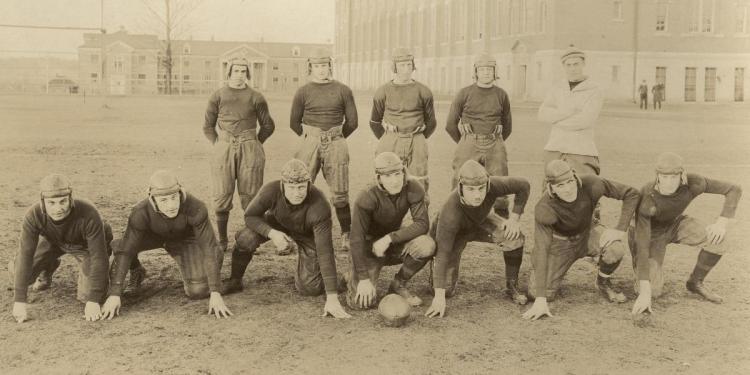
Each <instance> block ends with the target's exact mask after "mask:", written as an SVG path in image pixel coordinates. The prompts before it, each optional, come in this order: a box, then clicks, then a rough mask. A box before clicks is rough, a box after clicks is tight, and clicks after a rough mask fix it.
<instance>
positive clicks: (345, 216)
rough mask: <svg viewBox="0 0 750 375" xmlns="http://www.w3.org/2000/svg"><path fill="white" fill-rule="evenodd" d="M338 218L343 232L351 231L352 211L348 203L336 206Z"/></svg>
mask: <svg viewBox="0 0 750 375" xmlns="http://www.w3.org/2000/svg"><path fill="white" fill-rule="evenodd" d="M336 218H338V219H339V225H341V232H342V233H349V231H351V229H352V213H351V209H350V208H349V205H348V204H347V205H346V206H344V207H336Z"/></svg>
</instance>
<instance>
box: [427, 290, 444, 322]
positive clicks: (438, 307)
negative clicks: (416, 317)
mask: <svg viewBox="0 0 750 375" xmlns="http://www.w3.org/2000/svg"><path fill="white" fill-rule="evenodd" d="M424 316H427V317H430V318H434V317H436V316H440V317H441V318H442V317H443V316H445V289H441V288H436V289H435V298H433V299H432V304H431V305H430V307H429V308H428V309H427V312H425V313H424Z"/></svg>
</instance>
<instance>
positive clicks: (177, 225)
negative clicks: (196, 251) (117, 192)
mask: <svg viewBox="0 0 750 375" xmlns="http://www.w3.org/2000/svg"><path fill="white" fill-rule="evenodd" d="M149 199H150V198H147V199H144V200H142V201H140V202H138V204H136V205H135V207H133V210H132V211H131V212H130V217H129V218H128V225H127V227H126V228H125V234H124V235H123V238H122V246H121V247H120V249H115V250H116V251H117V253H116V254H115V257H116V258H117V261H116V262H115V263H116V264H117V269H116V270H115V275H114V277H113V280H112V286H111V290H110V295H113V296H119V295H121V294H122V288H123V283H124V282H125V275H127V273H128V267H129V266H130V261H131V260H132V259H133V257H135V256H136V255H137V254H138V251H139V250H145V249H143V247H142V246H143V245H144V240H145V239H146V238H149V239H154V238H156V239H158V240H160V241H163V242H171V241H175V242H179V241H183V240H189V241H195V242H196V243H197V244H198V246H200V248H201V249H202V250H203V265H204V269H205V270H206V275H207V276H208V289H209V290H210V291H211V292H220V290H221V276H220V275H219V264H217V263H216V251H221V250H219V249H218V247H219V244H218V243H217V242H216V236H215V235H214V231H213V227H212V226H211V222H210V221H209V219H208V209H207V208H206V205H205V204H204V203H203V202H201V201H200V200H198V198H196V197H194V196H193V195H191V194H185V199H184V200H183V201H182V202H181V203H180V210H179V211H178V213H177V216H175V217H174V218H172V219H170V218H168V217H166V216H164V215H163V214H162V213H159V212H157V211H156V210H154V207H153V206H152V205H151V204H150V203H149V201H148V200H149Z"/></svg>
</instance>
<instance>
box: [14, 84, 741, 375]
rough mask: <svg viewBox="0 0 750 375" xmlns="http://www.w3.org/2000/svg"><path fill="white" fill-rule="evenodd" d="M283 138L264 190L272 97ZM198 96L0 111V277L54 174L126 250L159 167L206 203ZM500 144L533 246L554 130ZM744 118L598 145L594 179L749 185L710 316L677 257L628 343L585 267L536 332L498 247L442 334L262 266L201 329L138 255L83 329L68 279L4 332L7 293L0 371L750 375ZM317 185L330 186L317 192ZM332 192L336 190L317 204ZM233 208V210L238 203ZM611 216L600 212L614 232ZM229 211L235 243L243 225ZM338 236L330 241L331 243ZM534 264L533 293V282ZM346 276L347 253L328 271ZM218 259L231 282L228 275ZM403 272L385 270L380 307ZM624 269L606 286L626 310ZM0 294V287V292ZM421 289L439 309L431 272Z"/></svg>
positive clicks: (682, 256)
mask: <svg viewBox="0 0 750 375" xmlns="http://www.w3.org/2000/svg"><path fill="white" fill-rule="evenodd" d="M370 100H371V99H370V97H368V96H366V95H362V96H359V97H358V98H357V104H358V107H359V112H360V129H359V130H357V131H356V132H355V133H354V135H353V136H352V137H351V138H350V143H349V144H350V146H349V147H350V150H351V153H352V166H351V185H352V189H351V190H352V197H353V196H354V195H355V194H356V193H357V192H358V191H359V190H360V189H361V188H363V187H364V185H365V184H366V183H368V182H369V181H371V179H372V173H371V160H372V157H373V155H372V152H373V150H374V148H375V138H374V136H373V135H372V133H371V131H370V129H369V125H368V124H369V121H368V120H369V114H370V103H371V101H370ZM269 101H270V109H271V112H272V116H273V118H274V119H275V121H276V133H275V134H274V135H273V136H272V137H271V138H270V140H269V141H268V142H267V143H266V145H265V150H266V155H267V159H268V162H267V165H266V181H271V180H273V179H276V178H278V176H279V169H280V167H281V165H282V164H283V163H284V162H285V161H286V160H287V159H288V158H289V157H290V156H291V155H292V152H293V150H294V147H295V145H296V142H297V140H296V137H295V136H294V134H293V133H292V132H291V130H290V129H289V127H288V119H289V107H290V100H289V99H288V98H281V97H279V98H271V99H270V100H269ZM205 102H206V98H152V97H148V98H137V97H136V98H108V99H107V100H106V104H107V106H108V107H109V108H103V107H102V100H101V99H100V98H93V99H92V98H89V99H88V102H87V103H85V104H84V103H83V102H82V100H81V98H75V97H52V96H48V97H31V96H26V97H18V96H2V97H0V119H1V120H0V121H1V123H0V134H2V136H1V137H0V158H1V159H0V160H2V163H0V262H1V263H0V271H2V272H3V273H4V272H5V264H7V261H8V260H9V259H10V258H11V257H12V256H13V254H14V253H15V252H16V251H17V249H18V237H19V231H20V223H21V218H22V216H23V214H24V212H25V211H26V209H27V208H28V207H29V206H30V205H32V204H34V203H35V202H36V201H37V199H38V188H37V186H38V182H39V180H40V179H41V178H42V177H43V176H44V175H46V174H48V173H50V172H62V173H66V174H68V175H69V176H70V177H71V178H72V180H73V182H74V184H75V195H76V196H77V197H83V198H86V199H89V200H91V201H93V202H94V203H95V204H96V205H97V206H98V207H99V209H100V210H101V212H102V214H103V216H104V218H105V219H106V220H107V221H108V222H109V223H110V224H112V226H113V228H114V230H115V233H116V236H118V235H120V234H121V233H122V230H123V229H124V225H125V222H126V219H127V215H128V213H129V210H130V207H131V206H132V205H133V204H134V203H136V202H137V201H139V200H141V199H143V198H144V197H145V188H146V181H147V179H148V176H149V175H150V174H151V173H152V172H153V171H154V170H155V169H157V168H170V169H173V170H176V171H177V172H178V173H179V175H180V176H181V178H182V180H183V185H185V186H186V187H187V189H188V190H190V191H191V192H192V193H194V194H195V195H197V196H198V197H200V198H202V199H204V200H206V201H209V198H210V193H209V192H210V185H209V179H208V158H207V153H208V149H209V146H208V143H207V141H206V140H205V138H204V137H203V134H202V132H201V126H202V122H203V111H204V108H205ZM448 105H449V103H447V102H440V103H439V104H438V106H437V110H438V114H437V115H438V123H439V129H438V131H437V132H436V133H435V136H434V137H432V138H431V139H430V152H431V156H430V168H431V178H432V189H431V196H432V201H433V202H434V203H433V204H432V205H431V207H430V208H431V211H432V213H433V214H434V212H435V211H436V210H437V209H438V207H439V205H440V204H441V203H442V202H443V200H444V198H445V196H446V194H447V193H448V190H449V187H450V174H451V170H450V163H451V158H452V154H453V150H454V145H453V143H452V142H451V141H450V139H449V138H448V136H447V135H446V133H445V132H444V131H443V130H442V129H443V127H444V121H445V117H446V115H447V110H448ZM513 117H514V131H513V134H512V136H511V138H510V140H509V142H508V150H509V155H510V169H511V174H513V175H520V176H524V177H526V178H528V179H529V180H530V181H531V182H532V192H533V194H532V196H531V199H530V201H529V205H528V208H527V213H526V214H525V215H524V216H523V224H524V226H523V227H524V231H525V233H527V234H529V235H530V234H531V228H532V221H533V217H532V213H533V206H534V204H535V203H536V201H537V200H538V199H539V194H540V190H541V188H540V182H541V177H542V165H541V162H540V160H541V154H542V153H541V150H542V147H543V145H544V143H545V141H546V138H547V132H548V128H547V127H546V126H544V125H542V124H540V123H539V122H537V121H536V110H535V109H534V108H533V106H531V105H529V106H526V107H519V108H514V112H513ZM748 119H750V106H748V105H746V104H745V105H742V106H738V105H734V104H732V105H730V104H724V105H714V106H687V105H681V106H679V107H674V106H670V105H667V109H665V110H664V111H663V112H660V113H654V112H638V110H637V109H635V105H630V106H626V105H610V106H607V107H606V108H605V112H604V113H603V116H602V119H601V122H600V124H599V127H598V130H597V142H598V145H599V148H600V150H601V160H602V167H603V175H604V176H606V177H610V178H612V179H615V180H618V181H621V182H625V183H628V184H631V185H634V186H638V187H640V186H641V185H642V184H643V183H644V182H646V181H647V180H648V179H651V178H653V172H652V170H653V167H652V161H653V159H654V158H655V156H656V155H657V154H658V153H659V152H660V151H661V150H673V151H677V152H679V153H681V154H682V155H683V156H684V157H685V159H686V160H687V164H688V168H689V170H691V171H694V172H698V173H703V174H706V175H709V176H713V177H715V178H719V179H726V180H731V181H735V182H738V183H740V184H741V185H742V186H743V187H744V188H745V191H746V194H745V195H746V196H745V197H744V199H743V200H742V201H741V203H740V207H739V209H738V214H737V218H736V220H735V221H734V222H733V223H732V224H731V226H730V231H729V236H728V238H727V241H728V242H729V244H730V245H731V248H732V249H733V251H732V252H731V253H730V254H729V255H727V256H725V257H724V259H723V260H722V261H721V262H720V263H719V265H718V266H717V267H716V268H715V269H714V271H713V272H712V273H711V274H710V275H709V277H708V279H707V283H708V285H709V286H710V287H711V288H713V289H714V290H715V291H716V292H718V293H719V294H721V295H723V296H724V297H725V303H724V304H723V305H714V304H711V303H707V302H704V301H701V300H699V299H698V298H696V297H694V296H693V295H691V294H689V293H688V292H687V291H686V290H685V287H684V282H685V280H686V278H687V277H688V275H689V273H690V271H691V270H692V267H693V264H694V262H695V258H696V255H697V250H695V249H690V248H683V247H670V249H669V251H668V254H667V261H666V272H667V273H668V276H667V283H666V286H665V289H666V291H667V293H666V295H665V296H663V297H662V298H660V299H658V300H656V301H655V302H654V310H655V313H654V315H653V320H652V324H651V325H650V326H648V327H645V328H638V327H636V326H634V324H633V323H632V321H631V319H630V315H629V312H630V308H631V307H632V300H631V301H629V302H628V303H626V304H623V305H612V304H609V303H606V302H604V301H603V300H602V299H601V298H600V297H599V296H598V294H597V293H596V292H595V286H594V279H595V268H594V266H593V265H591V264H590V263H587V262H584V261H581V262H578V263H577V264H575V265H574V266H573V268H572V269H571V270H570V272H569V274H568V277H567V278H566V283H565V287H564V289H563V298H561V299H560V300H558V301H556V302H554V303H552V304H551V308H552V311H553V314H555V316H554V317H553V318H548V319H545V320H542V321H537V322H527V321H524V320H522V319H521V317H520V314H521V312H522V311H523V310H525V308H519V307H517V306H514V305H513V304H511V303H510V302H509V300H508V299H507V298H506V297H505V296H504V294H503V289H504V285H505V283H504V281H505V280H504V278H503V275H504V274H503V265H502V264H503V263H502V256H501V254H499V253H498V252H497V251H494V250H493V248H492V247H491V246H488V245H478V244H471V245H470V248H469V249H467V251H466V252H465V253H464V259H463V261H462V274H461V280H460V286H459V294H458V295H457V296H456V297H454V298H453V299H450V300H448V314H449V315H448V316H447V317H445V318H443V319H428V318H425V317H424V316H423V313H424V311H425V310H426V307H422V308H417V309H415V310H414V312H413V313H412V318H411V321H410V323H409V324H408V325H407V326H406V327H403V328H401V329H392V328H386V327H383V326H382V325H381V324H380V322H379V320H378V315H377V313H376V312H373V311H369V312H353V313H352V315H353V316H354V317H353V319H350V320H335V319H333V318H330V317H329V318H321V317H320V315H321V312H322V306H323V298H322V297H320V298H308V297H301V296H299V295H297V294H296V293H295V291H294V286H293V283H294V281H293V273H292V271H293V269H294V264H295V260H294V258H293V257H278V256H276V255H275V253H274V251H272V250H271V249H270V248H268V247H264V248H261V250H260V254H259V255H258V256H256V257H255V259H254V260H253V262H252V264H251V265H250V267H249V268H248V272H247V274H246V275H245V284H246V289H245V291H244V292H243V293H240V294H236V295H232V296H228V297H227V298H226V302H227V304H228V306H229V307H230V309H232V311H233V312H234V314H235V315H234V317H232V318H231V319H229V320H222V321H219V320H216V319H214V318H212V317H209V316H206V315H205V312H206V311H205V310H206V308H207V301H190V300H188V299H187V298H185V297H184V295H183V291H182V284H181V282H180V281H179V276H178V271H177V267H176V265H175V264H174V262H173V261H172V260H171V259H170V258H169V257H168V256H167V255H166V253H165V252H163V251H153V252H150V253H147V254H146V255H145V256H143V255H142V260H143V262H144V265H145V266H146V268H147V269H148V272H149V278H148V279H147V281H146V282H145V287H146V289H147V292H146V294H149V295H150V298H140V299H138V298H130V299H127V298H126V299H124V307H123V309H122V315H121V316H120V317H119V318H117V319H115V320H112V321H106V322H96V323H87V322H84V321H83V319H82V313H83V309H82V305H80V304H79V303H78V302H76V301H75V273H76V268H75V262H74V261H73V260H72V259H68V258H67V257H63V265H62V267H61V268H60V270H59V271H58V272H57V273H56V274H55V278H54V281H53V288H52V289H51V290H49V291H45V292H41V293H33V292H32V293H30V302H31V305H30V314H31V316H32V320H31V321H30V322H27V323H24V324H17V323H15V322H14V321H13V319H12V317H11V316H10V309H11V305H12V301H13V296H12V292H11V291H6V290H5V288H3V289H2V292H0V306H2V309H3V310H2V311H1V312H0V342H1V343H2V350H0V373H1V374H12V373H24V374H26V373H39V374H47V373H65V374H67V373H73V374H79V373H106V372H108V371H110V372H111V373H118V374H119V373H133V374H141V373H144V374H145V373H163V374H196V373H199V374H234V373H237V374H240V373H250V374H298V373H309V374H339V373H356V374H360V375H366V374H456V373H462V374H489V373H508V374H526V373H539V374H633V373H647V374H666V373H680V374H739V373H747V372H746V371H748V370H749V369H750V351H749V349H750V338H748V334H749V333H750V291H749V290H748V285H750V274H749V273H748V272H747V270H748V269H749V268H748V267H750V253H748V251H747V250H748V249H746V243H748V240H750V225H748V224H749V222H748V218H749V217H750V204H748V202H750V198H749V197H748V196H747V195H748V193H747V191H748V188H749V187H750V162H748V160H750V120H748ZM318 186H321V187H325V184H324V182H323V181H322V178H320V179H319V181H318ZM325 191H326V192H327V189H325ZM236 202H237V204H236V205H237V206H239V203H238V202H239V200H238V198H236ZM721 203H722V199H721V197H701V198H699V199H697V200H696V201H695V202H694V203H693V205H692V206H691V207H690V208H689V212H690V213H692V214H694V215H695V216H697V217H699V218H701V219H704V220H707V221H708V220H713V219H714V218H715V217H716V215H718V213H719V212H720V205H721ZM618 209H619V205H618V204H616V203H614V202H612V201H606V202H604V212H603V213H604V220H605V223H607V224H613V223H614V222H615V220H616V215H617V212H618ZM242 225H243V224H242V220H241V213H240V211H239V209H235V210H234V211H233V212H232V217H231V221H230V228H231V229H230V231H231V232H234V231H235V230H238V229H239V228H240V227H241V226H242ZM338 233H339V231H338V228H336V229H335V232H334V235H335V236H338ZM532 246H533V244H531V243H529V244H528V246H527V247H526V253H527V254H526V256H525V257H524V265H523V267H522V276H521V278H522V283H523V285H524V287H525V285H526V282H527V278H528V270H529V267H530V258H529V255H530V251H531V249H532ZM337 256H338V263H337V264H338V267H339V269H345V268H346V267H348V259H347V257H348V255H347V254H346V253H338V254H337ZM229 258H230V257H229V256H228V255H227V257H226V259H225V263H224V267H223V269H222V270H223V272H222V273H223V274H224V275H225V276H226V275H228V272H229V267H228V265H229ZM395 272H396V267H391V268H389V269H386V270H385V271H384V272H383V277H382V278H381V282H380V284H379V290H380V291H381V292H382V291H384V290H385V288H386V285H387V282H388V279H389V278H390V277H392V275H393V274H394V273H395ZM631 279H632V268H631V266H630V261H629V258H628V259H626V261H625V262H623V264H622V266H621V267H620V269H619V270H618V271H617V272H616V274H615V278H614V282H615V284H616V285H617V286H619V287H621V288H623V289H625V290H626V292H627V295H628V297H629V298H630V299H632V298H634V294H633V291H632V288H631V286H632V282H631ZM2 280H3V283H6V282H7V281H6V277H5V276H4V275H3V278H2ZM412 286H413V289H414V290H415V291H416V292H418V294H419V295H420V296H421V297H423V298H424V299H425V302H426V304H427V305H429V303H430V295H429V294H428V286H427V277H426V273H420V274H419V275H417V277H416V278H415V280H414V281H413V283H412Z"/></svg>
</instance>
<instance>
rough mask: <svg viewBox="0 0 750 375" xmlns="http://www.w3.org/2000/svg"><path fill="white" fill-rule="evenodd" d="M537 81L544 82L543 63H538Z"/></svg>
mask: <svg viewBox="0 0 750 375" xmlns="http://www.w3.org/2000/svg"><path fill="white" fill-rule="evenodd" d="M536 80H537V81H541V80H542V62H541V61H537V62H536Z"/></svg>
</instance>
